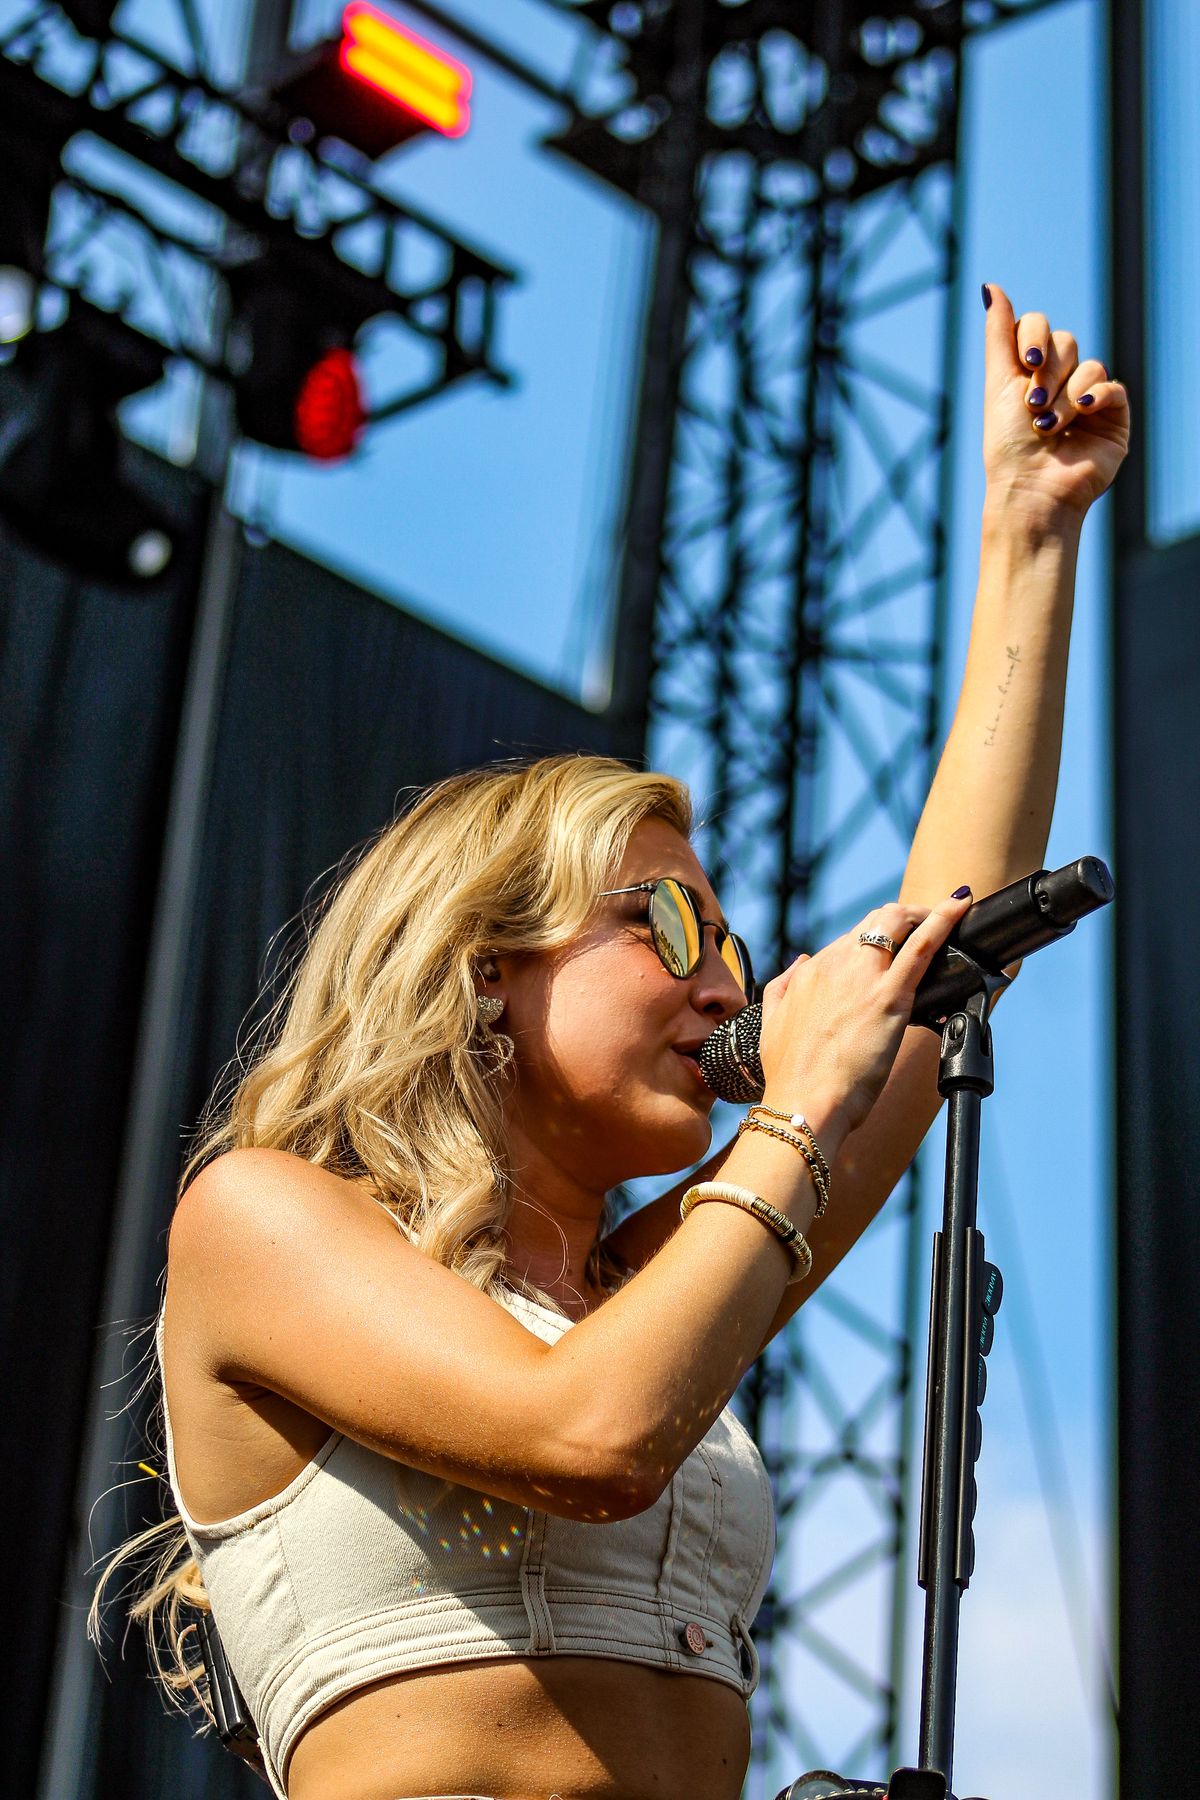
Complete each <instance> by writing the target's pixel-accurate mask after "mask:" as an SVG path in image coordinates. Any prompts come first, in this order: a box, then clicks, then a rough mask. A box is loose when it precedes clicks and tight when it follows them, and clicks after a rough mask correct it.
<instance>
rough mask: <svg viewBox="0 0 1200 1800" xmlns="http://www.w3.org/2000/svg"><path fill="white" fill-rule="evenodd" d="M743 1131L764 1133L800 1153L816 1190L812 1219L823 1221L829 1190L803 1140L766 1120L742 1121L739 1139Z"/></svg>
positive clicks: (739, 1128) (750, 1119) (792, 1132)
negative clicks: (815, 1206)
mask: <svg viewBox="0 0 1200 1800" xmlns="http://www.w3.org/2000/svg"><path fill="white" fill-rule="evenodd" d="M743 1131H762V1132H765V1133H766V1135H767V1136H768V1137H773V1138H778V1139H779V1141H780V1143H781V1144H790V1145H791V1146H792V1149H793V1150H798V1151H799V1152H800V1154H801V1156H802V1157H803V1158H804V1160H805V1162H806V1163H807V1164H808V1172H809V1174H810V1175H811V1176H812V1184H813V1187H814V1188H815V1189H816V1194H817V1210H816V1212H815V1213H814V1214H813V1218H814V1219H823V1218H824V1217H825V1208H826V1207H827V1206H828V1205H829V1188H828V1186H827V1184H826V1181H825V1177H824V1175H822V1173H821V1170H820V1167H819V1165H818V1163H817V1159H816V1157H815V1156H814V1155H813V1153H812V1151H811V1150H810V1149H809V1147H808V1145H807V1143H806V1142H805V1140H804V1139H803V1138H802V1137H798V1136H797V1134H796V1133H795V1132H794V1131H784V1130H783V1128H782V1126H779V1125H771V1124H768V1122H767V1120H766V1119H753V1118H747V1119H743V1120H742V1122H741V1124H740V1125H739V1126H738V1136H739V1137H741V1135H742V1133H743Z"/></svg>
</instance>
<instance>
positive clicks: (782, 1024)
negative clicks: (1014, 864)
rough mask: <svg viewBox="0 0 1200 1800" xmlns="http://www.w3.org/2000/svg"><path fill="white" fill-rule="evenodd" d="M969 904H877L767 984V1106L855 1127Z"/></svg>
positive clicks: (762, 1045) (762, 1048)
mask: <svg viewBox="0 0 1200 1800" xmlns="http://www.w3.org/2000/svg"><path fill="white" fill-rule="evenodd" d="M970 905H971V895H970V894H969V893H968V894H967V895H966V896H965V897H964V898H963V899H961V900H956V899H955V898H954V897H953V896H951V898H950V899H948V900H943V901H941V902H939V904H938V905H937V906H934V907H928V906H903V905H901V904H900V902H899V901H895V902H893V903H892V904H890V905H888V906H880V907H876V909H875V911H874V912H870V913H868V914H867V916H866V918H865V919H862V920H861V921H860V922H859V923H858V924H857V925H855V926H853V927H852V928H851V929H850V930H849V931H848V932H847V933H846V934H845V936H844V937H839V938H835V939H834V940H833V942H832V943H831V944H826V945H825V947H824V949H821V950H818V951H817V953H816V955H815V956H808V955H804V956H798V957H797V958H796V960H795V962H794V963H792V964H791V966H790V967H789V968H787V969H785V970H784V971H783V973H782V974H781V975H777V976H776V977H775V979H774V981H768V982H767V984H766V986H765V987H764V989H763V995H762V1009H763V1023H762V1035H761V1038H760V1040H759V1054H760V1056H761V1058H762V1066H763V1073H764V1075H765V1077H766V1093H765V1095H764V1099H765V1100H766V1102H767V1103H768V1104H769V1105H772V1106H778V1107H780V1109H781V1110H783V1111H792V1110H795V1111H802V1112H806V1113H808V1112H813V1113H815V1112H818V1111H822V1110H823V1111H826V1112H832V1113H834V1114H836V1115H837V1116H838V1117H839V1118H840V1120H841V1122H842V1124H843V1126H844V1128H845V1130H846V1131H847V1132H850V1131H853V1130H854V1129H855V1127H856V1126H858V1125H861V1124H862V1122H863V1120H864V1119H865V1118H866V1116H867V1114H868V1113H869V1112H870V1110H871V1108H872V1107H873V1106H874V1104H875V1102H876V1100H877V1099H878V1098H879V1095H880V1094H881V1092H882V1091H883V1086H884V1083H885V1082H886V1081H887V1078H888V1075H889V1074H890V1072H891V1067H892V1064H893V1062H894V1061H895V1060H896V1053H897V1051H898V1050H899V1048H900V1042H901V1039H902V1038H903V1036H904V1031H905V1027H906V1026H907V1025H908V1022H909V1019H910V1017H911V1015H912V1009H913V999H914V996H915V994H916V991H917V985H918V983H919V982H920V980H921V977H922V975H924V973H925V971H926V969H927V968H928V967H929V963H930V960H931V959H932V957H933V955H934V952H935V951H936V950H938V949H940V947H941V945H942V944H943V943H944V942H945V940H946V938H947V937H948V936H949V935H950V932H951V931H952V930H953V929H954V927H955V925H957V924H958V922H959V920H960V919H961V918H962V917H963V916H964V914H965V913H966V912H967V911H968V910H969V908H970ZM860 931H881V932H883V933H885V934H886V936H888V937H890V938H892V939H893V940H894V941H895V943H896V944H897V945H898V946H899V947H898V949H897V951H896V953H895V955H894V956H893V955H892V954H891V952H890V951H888V950H884V949H880V948H878V947H877V946H875V945H872V944H860V943H859V941H858V934H859V932H860Z"/></svg>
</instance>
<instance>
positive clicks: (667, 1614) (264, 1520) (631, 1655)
mask: <svg viewBox="0 0 1200 1800" xmlns="http://www.w3.org/2000/svg"><path fill="white" fill-rule="evenodd" d="M504 1304H505V1306H506V1307H507V1309H508V1310H509V1311H511V1312H512V1313H514V1314H515V1316H516V1317H517V1318H519V1319H520V1320H521V1322H522V1324H524V1325H525V1326H526V1327H527V1329H528V1330H530V1331H532V1332H533V1333H534V1334H535V1335H536V1336H537V1337H539V1338H542V1339H543V1340H544V1341H545V1342H547V1343H553V1342H554V1341H555V1340H556V1339H557V1338H559V1337H560V1336H561V1335H562V1333H563V1332H564V1331H565V1330H567V1329H568V1328H569V1327H570V1325H571V1323H572V1321H571V1320H570V1319H568V1318H566V1317H565V1316H563V1315H562V1314H559V1313H556V1312H552V1311H551V1310H550V1309H549V1308H547V1307H544V1306H541V1305H539V1304H538V1303H537V1302H535V1301H533V1300H529V1299H527V1298H526V1297H525V1296H524V1295H522V1294H519V1293H515V1292H514V1293H510V1294H507V1295H506V1296H505V1300H504ZM157 1342H158V1352H159V1359H160V1369H161V1359H162V1316H161V1314H160V1316H159V1321H158V1337H157ZM163 1412H164V1419H165V1422H166V1440H167V1466H168V1470H169V1474H170V1481H171V1490H172V1493H173V1494H174V1497H175V1504H176V1506H177V1507H178V1509H179V1515H180V1519H181V1521H182V1523H183V1527H184V1530H185V1532H186V1534H187V1539H188V1543H189V1544H190V1546H191V1549H192V1552H193V1554H194V1555H195V1558H196V1561H197V1563H198V1564H199V1567H200V1573H201V1576H202V1578H203V1581H204V1586H205V1589H206V1591H207V1593H208V1596H209V1600H210V1602H211V1605H212V1610H213V1617H214V1619H215V1620H216V1624H217V1629H218V1630H219V1631H220V1634H221V1639H222V1642H223V1643H224V1646H225V1650H226V1654H227V1655H228V1658H229V1662H230V1666H231V1668H232V1669H233V1672H234V1674H235V1676H236V1677H237V1681H238V1685H239V1687H240V1688H241V1690H242V1693H243V1695H244V1697H245V1700H246V1703H247V1706H248V1707H249V1709H250V1713H251V1715H252V1717H253V1719H254V1721H255V1724H256V1726H257V1727H258V1733H259V1739H260V1745H261V1749H262V1752H263V1758H264V1761H265V1763H266V1766H267V1772H268V1776H269V1778H270V1782H271V1786H272V1789H273V1791H274V1792H275V1793H276V1794H277V1795H279V1796H280V1797H281V1800H285V1787H284V1782H285V1779H286V1774H287V1763H288V1756H289V1754H290V1752H291V1750H292V1748H293V1746H294V1745H295V1743H296V1741H297V1739H298V1738H299V1736H300V1734H301V1732H302V1731H303V1730H304V1729H305V1727H306V1726H307V1725H309V1724H311V1723H312V1721H313V1720H314V1719H315V1718H316V1716H317V1714H318V1713H320V1712H322V1711H323V1710H324V1709H325V1708H326V1707H328V1706H330V1705H332V1703H333V1702H334V1701H335V1700H337V1699H339V1698H341V1697H342V1696H343V1695H345V1694H347V1693H349V1692H350V1691H351V1690H352V1689H353V1688H357V1687H362V1686H365V1685H366V1684H367V1683H369V1682H374V1681H379V1680H380V1679H381V1678H383V1677H385V1676H387V1675H392V1674H398V1673H401V1672H403V1671H410V1670H414V1669H424V1668H436V1667H441V1666H443V1665H445V1664H447V1663H456V1662H470V1661H473V1660H478V1659H480V1658H488V1657H497V1656H520V1657H535V1656H555V1655H562V1656H605V1657H614V1658H617V1659H618V1660H620V1661H624V1662H636V1663H646V1664H649V1665H650V1666H652V1667H654V1668H659V1669H678V1670H682V1671H684V1672H686V1673H688V1674H692V1675H708V1676H711V1677H712V1678H713V1679H714V1680H715V1681H723V1682H726V1683H728V1684H729V1685H730V1686H732V1687H735V1688H736V1689H737V1690H738V1692H739V1693H741V1694H742V1695H744V1696H745V1697H746V1698H747V1699H749V1696H750V1695H751V1694H752V1693H753V1692H754V1689H755V1687H756V1685H757V1683H758V1657H757V1655H756V1653H755V1650H754V1646H753V1644H752V1642H751V1639H750V1632H749V1626H750V1624H751V1622H752V1621H753V1618H754V1615H755V1613H756V1612H757V1611H758V1607H759V1603H760V1602H761V1600H762V1596H763V1592H764V1590H765V1588H766V1584H767V1577H768V1574H769V1572H770V1567H771V1558H772V1555H773V1554H774V1548H775V1516H774V1509H773V1505H772V1500H771V1489H770V1483H769V1481H768V1478H767V1473H766V1469H765V1468H764V1466H763V1462H762V1458H761V1457H760V1456H759V1453H758V1450H757V1448H756V1447H755V1445H754V1442H753V1440H752V1439H751V1437H750V1435H749V1433H748V1432H747V1431H746V1430H745V1428H744V1427H743V1426H742V1425H741V1424H740V1423H739V1421H738V1420H737V1419H736V1418H735V1417H734V1415H733V1413H732V1412H730V1410H729V1409H728V1408H726V1409H725V1411H724V1412H722V1413H721V1414H720V1416H719V1417H718V1418H717V1420H716V1421H715V1423H714V1424H713V1426H712V1428H711V1430H710V1431H709V1432H708V1435H707V1436H706V1437H705V1438H704V1439H703V1440H702V1441H701V1442H700V1443H699V1444H697V1446H696V1448H695V1449H694V1450H693V1451H692V1453H691V1455H690V1456H689V1457H688V1458H687V1459H686V1461H685V1462H684V1463H683V1464H682V1465H681V1466H680V1468H679V1469H678V1470H677V1471H676V1473H675V1475H674V1476H673V1478H672V1480H671V1482H670V1484H669V1486H668V1487H667V1488H666V1489H665V1490H664V1492H663V1493H662V1494H661V1495H660V1497H659V1498H658V1500H656V1501H655V1503H654V1505H653V1506H651V1507H648V1508H647V1509H646V1511H645V1512H642V1513H639V1514H638V1515H637V1516H636V1517H635V1518H632V1519H621V1520H616V1521H614V1522H613V1523H611V1524H584V1523H581V1522H578V1521H576V1520H573V1519H563V1518H559V1517H557V1516H555V1515H554V1514H550V1513H543V1512H536V1511H535V1510H534V1509H533V1508H532V1507H524V1506H516V1505H513V1504H512V1503H510V1502H509V1501H507V1500H499V1499H492V1498H489V1497H488V1496H487V1495H486V1494H481V1493H478V1492H476V1491H475V1490H474V1489H472V1488H466V1487H460V1486H457V1485H456V1484H454V1483H451V1482H446V1481H443V1480H440V1479H438V1478H437V1477H435V1476H432V1475H427V1474H424V1473H422V1472H421V1471H420V1470H417V1469H412V1468H409V1467H408V1466H406V1465H405V1464H403V1463H398V1462H394V1461H393V1460H392V1459H391V1458H389V1457H386V1456H381V1455H379V1453H378V1452H376V1451H373V1450H368V1449H366V1448H365V1447H364V1446H363V1445H362V1444H359V1443H357V1442H356V1441H355V1440H354V1439H353V1438H350V1437H346V1436H344V1435H343V1434H342V1433H340V1432H334V1433H332V1435H331V1436H330V1437H329V1438H327V1439H326V1441H325V1443H324V1444H323V1445H322V1446H321V1448H320V1450H319V1451H318V1452H317V1454H316V1456H315V1457H314V1458H313V1460H312V1461H311V1462H310V1463H308V1464H307V1466H306V1467H305V1468H303V1469H302V1470H301V1471H300V1473H299V1474H298V1475H297V1476H296V1477H295V1478H294V1480H292V1481H291V1482H289V1483H288V1485H287V1486H286V1487H285V1488H284V1489H282V1491H281V1492H280V1493H278V1494H275V1495H273V1496H272V1498H271V1499H269V1500H263V1501H261V1502H260V1503H259V1504H258V1505H257V1506H253V1507H251V1508H250V1509H249V1510H248V1511H246V1512H242V1513H238V1514H237V1515H236V1516H235V1517H233V1518H230V1519H224V1520H222V1521H220V1522H219V1523H216V1524H208V1525H204V1524H197V1522H196V1521H195V1520H194V1519H193V1518H192V1517H191V1515H190V1513H189V1512H188V1511H187V1509H186V1507H185V1506H184V1504H183V1501H182V1500H181V1499H180V1495H179V1482H178V1479H177V1476H176V1472H175V1455H174V1446H173V1441H172V1437H171V1425H170V1419H169V1418H167V1417H166V1396H165V1387H164V1398H163Z"/></svg>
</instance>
